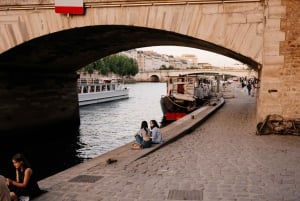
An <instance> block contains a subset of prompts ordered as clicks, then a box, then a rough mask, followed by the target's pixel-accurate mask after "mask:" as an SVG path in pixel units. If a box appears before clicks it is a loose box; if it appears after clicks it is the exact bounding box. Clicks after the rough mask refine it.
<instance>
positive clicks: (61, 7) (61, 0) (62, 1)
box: [55, 0, 83, 15]
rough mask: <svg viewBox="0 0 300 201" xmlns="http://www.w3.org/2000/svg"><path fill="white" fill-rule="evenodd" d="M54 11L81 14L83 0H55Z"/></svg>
mask: <svg viewBox="0 0 300 201" xmlns="http://www.w3.org/2000/svg"><path fill="white" fill-rule="evenodd" d="M55 12H56V13H65V14H76V15H80V14H83V0H55Z"/></svg>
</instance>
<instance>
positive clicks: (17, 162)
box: [6, 153, 41, 201]
mask: <svg viewBox="0 0 300 201" xmlns="http://www.w3.org/2000/svg"><path fill="white" fill-rule="evenodd" d="M12 163H13V165H14V167H15V168H16V180H12V179H9V178H7V179H6V184H7V185H8V188H9V190H10V197H11V201H18V199H19V197H20V196H29V198H30V199H32V198H33V197H36V196H38V195H39V194H40V193H41V190H40V188H39V186H38V183H37V181H36V180H35V177H34V174H33V171H32V169H31V167H30V164H29V162H28V161H27V159H26V158H25V156H24V155H23V154H21V153H17V154H15V155H14V156H13V158H12Z"/></svg>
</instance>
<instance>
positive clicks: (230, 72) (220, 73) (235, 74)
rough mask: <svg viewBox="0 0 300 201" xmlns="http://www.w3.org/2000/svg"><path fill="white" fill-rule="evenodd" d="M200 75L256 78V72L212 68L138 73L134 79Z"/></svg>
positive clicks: (155, 79) (163, 78)
mask: <svg viewBox="0 0 300 201" xmlns="http://www.w3.org/2000/svg"><path fill="white" fill-rule="evenodd" d="M193 73H201V74H204V75H218V76H220V77H221V79H223V78H224V79H225V78H228V77H247V78H250V77H253V76H254V77H256V78H257V76H258V74H257V71H254V70H248V69H236V68H221V67H220V68H214V69H184V70H153V71H144V72H139V73H138V74H136V75H135V76H134V79H135V80H136V81H139V82H153V81H154V82H155V81H156V82H165V81H167V77H168V76H178V75H184V74H193Z"/></svg>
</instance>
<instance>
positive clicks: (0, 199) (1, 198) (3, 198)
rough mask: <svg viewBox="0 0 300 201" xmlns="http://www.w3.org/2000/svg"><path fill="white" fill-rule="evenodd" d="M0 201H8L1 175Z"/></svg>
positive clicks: (3, 179)
mask: <svg viewBox="0 0 300 201" xmlns="http://www.w3.org/2000/svg"><path fill="white" fill-rule="evenodd" d="M0 201H10V195H9V189H8V187H7V185H6V182H5V178H4V176H2V175H0Z"/></svg>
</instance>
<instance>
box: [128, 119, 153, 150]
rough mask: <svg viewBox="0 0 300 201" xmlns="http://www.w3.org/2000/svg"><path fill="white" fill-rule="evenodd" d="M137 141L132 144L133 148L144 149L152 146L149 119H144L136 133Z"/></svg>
mask: <svg viewBox="0 0 300 201" xmlns="http://www.w3.org/2000/svg"><path fill="white" fill-rule="evenodd" d="M134 137H135V140H136V143H134V144H133V145H132V149H143V148H149V147H151V138H150V129H149V128H148V123H147V121H142V123H141V128H140V130H138V132H136V133H135V134H134Z"/></svg>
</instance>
